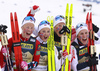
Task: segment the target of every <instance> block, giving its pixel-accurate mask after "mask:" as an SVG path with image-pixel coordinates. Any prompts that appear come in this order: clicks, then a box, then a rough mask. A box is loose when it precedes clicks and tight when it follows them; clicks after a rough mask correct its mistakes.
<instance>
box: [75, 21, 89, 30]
mask: <svg viewBox="0 0 100 71" xmlns="http://www.w3.org/2000/svg"><path fill="white" fill-rule="evenodd" d="M82 26H86V27H87V24H85V23H82V24H78V25H77V26H76V30H77V29H78V28H79V27H82Z"/></svg>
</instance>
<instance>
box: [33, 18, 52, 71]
mask: <svg viewBox="0 0 100 71" xmlns="http://www.w3.org/2000/svg"><path fill="white" fill-rule="evenodd" d="M49 36H50V23H49V22H48V21H47V20H43V21H41V22H40V24H39V25H38V36H37V38H36V39H37V40H38V41H39V42H40V45H41V50H40V59H39V64H38V66H37V67H36V68H33V69H32V71H47V66H48V56H47V55H48V54H47V53H48V50H47V39H48V38H49Z"/></svg>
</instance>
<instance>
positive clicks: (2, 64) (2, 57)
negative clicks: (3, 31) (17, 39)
mask: <svg viewBox="0 0 100 71" xmlns="http://www.w3.org/2000/svg"><path fill="white" fill-rule="evenodd" d="M11 47H12V38H10V39H9V40H8V45H7V48H8V50H9V54H10V55H11ZM2 48H3V46H2ZM2 48H1V50H2ZM0 57H1V59H0V61H1V62H0V66H1V68H3V67H4V66H5V57H4V55H3V54H2V52H1V51H0Z"/></svg>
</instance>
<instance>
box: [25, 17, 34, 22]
mask: <svg viewBox="0 0 100 71" xmlns="http://www.w3.org/2000/svg"><path fill="white" fill-rule="evenodd" d="M24 20H32V21H34V22H35V18H34V17H31V16H27V17H25V18H24Z"/></svg>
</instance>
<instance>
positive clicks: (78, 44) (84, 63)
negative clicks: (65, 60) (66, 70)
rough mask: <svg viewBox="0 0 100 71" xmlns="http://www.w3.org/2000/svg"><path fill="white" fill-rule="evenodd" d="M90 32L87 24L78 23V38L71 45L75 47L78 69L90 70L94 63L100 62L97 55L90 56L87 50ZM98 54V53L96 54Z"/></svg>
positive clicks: (82, 70)
mask: <svg viewBox="0 0 100 71" xmlns="http://www.w3.org/2000/svg"><path fill="white" fill-rule="evenodd" d="M88 38H89V32H88V28H87V24H85V23H79V24H77V25H76V39H75V40H74V42H73V43H72V46H71V47H74V48H75V53H76V54H77V56H75V59H74V61H75V64H74V65H75V66H76V68H77V71H90V66H91V65H92V64H98V61H97V57H94V58H90V55H89V54H88V50H87V44H88ZM94 55H96V54H94Z"/></svg>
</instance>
